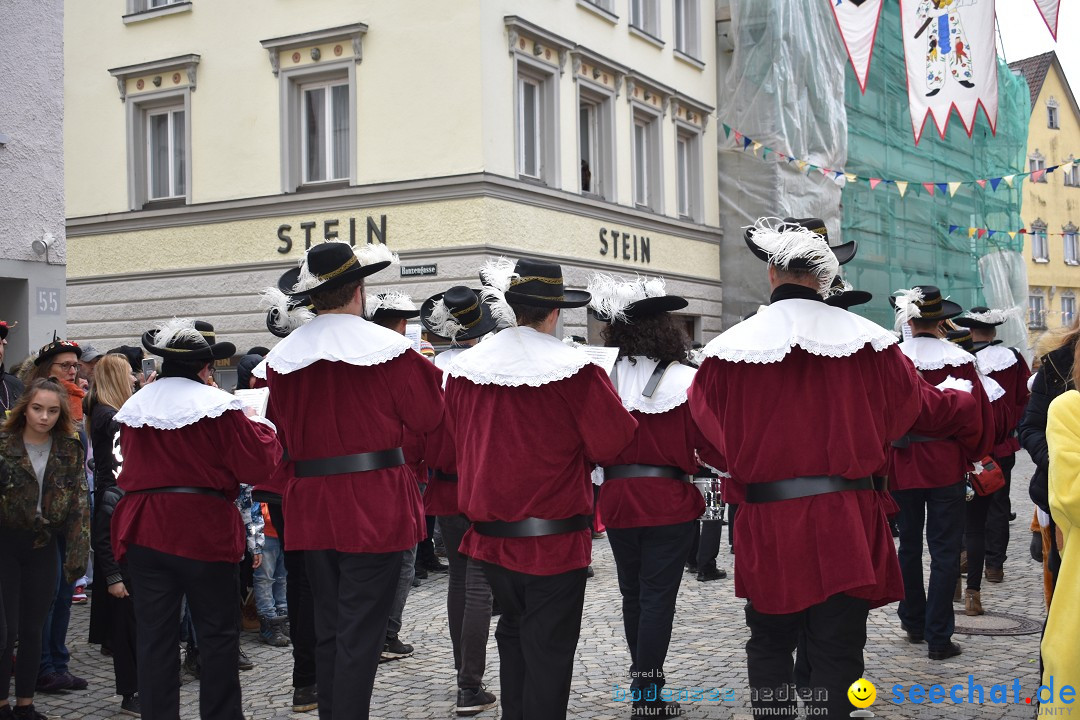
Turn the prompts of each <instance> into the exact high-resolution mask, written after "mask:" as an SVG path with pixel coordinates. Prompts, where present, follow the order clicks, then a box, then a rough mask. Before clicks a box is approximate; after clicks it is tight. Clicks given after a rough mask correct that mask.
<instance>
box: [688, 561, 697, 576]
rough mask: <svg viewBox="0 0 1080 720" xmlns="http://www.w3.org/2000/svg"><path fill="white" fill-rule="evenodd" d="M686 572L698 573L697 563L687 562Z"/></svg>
mask: <svg viewBox="0 0 1080 720" xmlns="http://www.w3.org/2000/svg"><path fill="white" fill-rule="evenodd" d="M686 572H688V573H690V574H691V575H697V563H689V562H688V563H686Z"/></svg>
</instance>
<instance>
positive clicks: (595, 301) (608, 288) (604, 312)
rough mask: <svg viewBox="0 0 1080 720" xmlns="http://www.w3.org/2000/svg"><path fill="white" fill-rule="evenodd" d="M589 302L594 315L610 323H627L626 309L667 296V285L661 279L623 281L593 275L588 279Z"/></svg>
mask: <svg viewBox="0 0 1080 720" xmlns="http://www.w3.org/2000/svg"><path fill="white" fill-rule="evenodd" d="M587 290H588V292H589V293H591V294H592V300H590V301H589V307H591V308H592V309H593V310H594V311H596V314H597V315H599V316H600V317H603V318H605V319H609V320H611V321H612V322H627V321H628V318H627V316H626V308H627V307H629V306H630V305H631V304H633V303H636V302H637V301H639V300H644V299H645V298H653V297H664V296H665V295H667V283H666V282H665V281H664V279H663V278H646V277H642V276H640V275H639V276H638V277H636V278H634V279H633V280H623V279H621V278H617V277H615V276H613V275H605V274H603V273H594V274H593V275H592V276H591V277H590V278H589V286H588V288H587Z"/></svg>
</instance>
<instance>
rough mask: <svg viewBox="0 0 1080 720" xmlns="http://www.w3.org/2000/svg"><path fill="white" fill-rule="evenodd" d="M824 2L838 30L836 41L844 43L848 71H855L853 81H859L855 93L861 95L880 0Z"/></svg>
mask: <svg viewBox="0 0 1080 720" xmlns="http://www.w3.org/2000/svg"><path fill="white" fill-rule="evenodd" d="M825 1H826V2H828V3H829V6H830V7H832V11H833V15H834V16H835V17H836V25H837V27H839V28H840V38H841V39H842V40H843V41H844V47H845V48H847V54H848V59H849V60H850V61H851V68H852V69H853V70H854V71H855V79H856V80H858V81H859V89H860V90H862V91H863V92H864V93H865V92H866V77H867V74H868V73H869V72H870V59H871V58H872V57H873V55H874V38H876V37H877V28H878V19H879V18H880V17H881V4H882V0H825Z"/></svg>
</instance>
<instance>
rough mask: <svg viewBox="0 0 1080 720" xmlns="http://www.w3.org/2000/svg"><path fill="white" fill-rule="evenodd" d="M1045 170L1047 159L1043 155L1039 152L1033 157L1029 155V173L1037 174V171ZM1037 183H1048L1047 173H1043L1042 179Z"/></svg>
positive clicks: (1033, 154)
mask: <svg viewBox="0 0 1080 720" xmlns="http://www.w3.org/2000/svg"><path fill="white" fill-rule="evenodd" d="M1045 169H1046V158H1045V157H1043V155H1042V153H1040V152H1039V151H1038V150H1036V151H1035V152H1034V153H1032V154H1031V155H1028V172H1036V171H1037V170H1045ZM1035 182H1041V183H1044V182H1046V173H1043V175H1042V177H1040V178H1039V179H1038V180H1036V181H1035Z"/></svg>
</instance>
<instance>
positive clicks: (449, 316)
mask: <svg viewBox="0 0 1080 720" xmlns="http://www.w3.org/2000/svg"><path fill="white" fill-rule="evenodd" d="M427 325H428V327H429V328H430V329H431V331H432V332H433V333H435V334H436V335H438V336H439V337H444V338H447V339H449V340H450V342H454V341H455V340H457V336H458V335H460V334H461V333H462V332H464V331H465V326H464V325H462V324H461V323H460V322H458V319H457V318H456V317H454V313H453V311H452V310H450V308H449V306H448V305H447V304H446V302H445V301H444V300H443V299H442V298H439V299H438V300H436V301H435V302H433V303H432V304H431V312H430V313H429V314H428V317H427Z"/></svg>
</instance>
